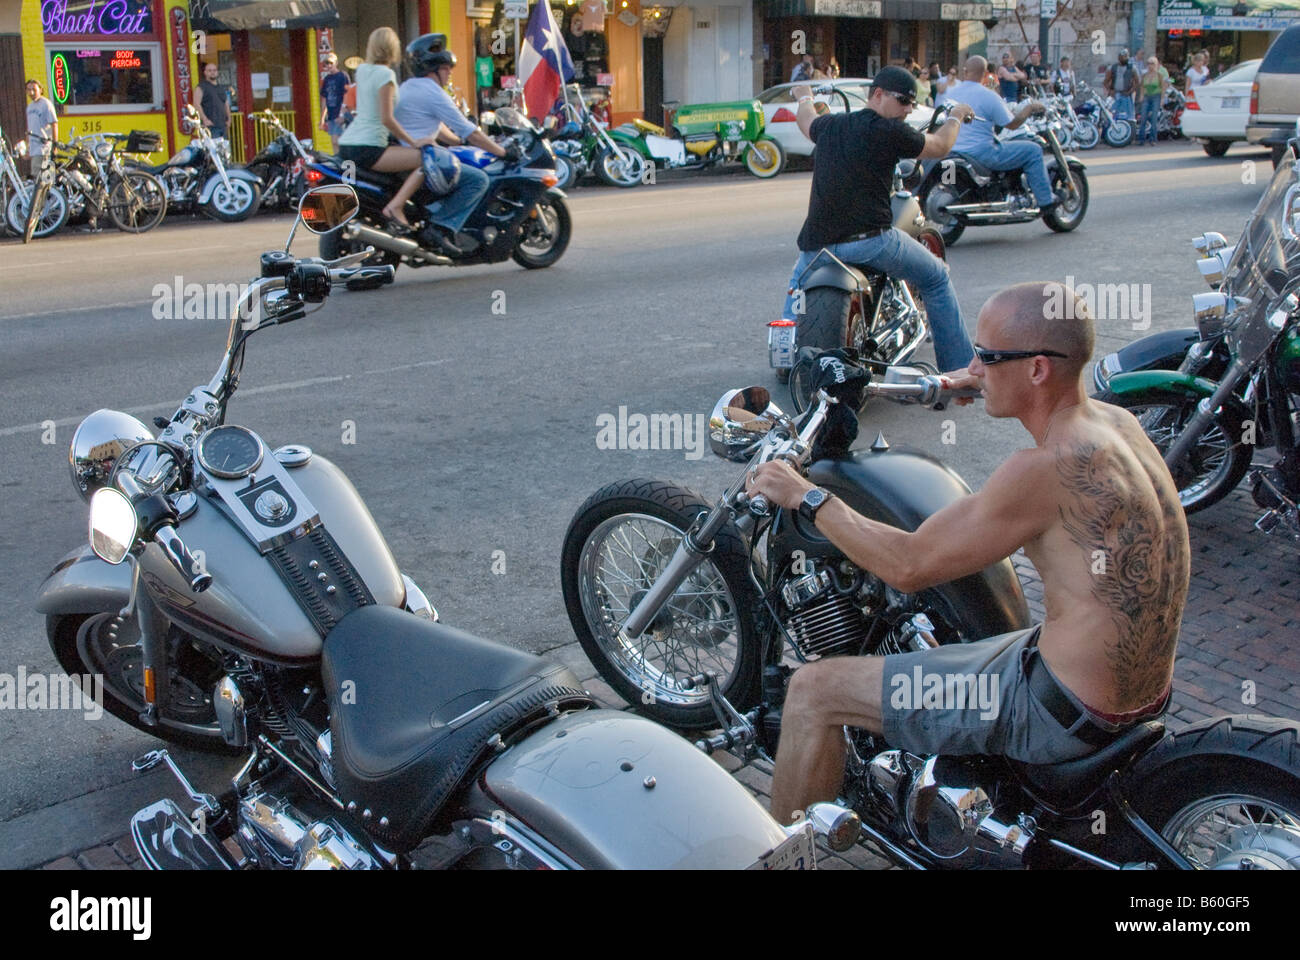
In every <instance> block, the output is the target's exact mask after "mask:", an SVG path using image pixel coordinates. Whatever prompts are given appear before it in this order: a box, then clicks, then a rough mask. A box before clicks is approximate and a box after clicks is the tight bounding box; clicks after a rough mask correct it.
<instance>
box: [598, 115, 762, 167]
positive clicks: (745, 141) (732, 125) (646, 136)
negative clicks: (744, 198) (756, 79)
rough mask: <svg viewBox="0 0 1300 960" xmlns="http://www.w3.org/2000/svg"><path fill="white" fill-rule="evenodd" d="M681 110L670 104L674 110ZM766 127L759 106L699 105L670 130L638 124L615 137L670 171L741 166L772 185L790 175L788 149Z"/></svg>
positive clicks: (675, 120) (679, 117)
mask: <svg viewBox="0 0 1300 960" xmlns="http://www.w3.org/2000/svg"><path fill="white" fill-rule="evenodd" d="M675 106H677V104H676V103H675V102H671V103H665V104H664V107H665V108H668V109H671V108H673V107H675ZM765 124H766V120H765V119H764V117H763V107H762V104H760V103H759V102H758V101H757V100H736V101H733V102H729V103H693V104H688V105H687V106H684V107H678V108H677V110H676V112H675V113H674V114H673V118H672V124H671V126H670V127H669V128H668V129H664V128H663V127H661V126H659V124H657V123H651V122H650V121H649V120H641V119H636V120H633V121H632V122H631V123H624V124H620V125H619V126H617V127H615V128H614V129H612V130H610V131H609V136H610V139H611V140H613V141H614V142H615V143H618V144H624V145H626V146H627V147H629V148H630V149H632V150H635V151H636V152H637V153H638V154H639V155H640V156H641V157H642V158H643V160H644V161H645V163H646V164H653V165H654V166H657V167H662V168H664V169H665V170H673V169H677V168H679V167H696V168H701V169H702V168H704V167H711V166H713V165H715V164H718V163H723V162H726V161H729V160H739V161H740V162H742V163H743V164H744V165H745V169H746V170H748V171H749V172H750V173H752V174H753V175H754V176H756V177H758V178H760V179H762V180H767V179H770V178H772V177H775V176H776V175H777V174H779V173H780V172H781V171H782V170H784V169H785V162H786V156H785V148H784V147H782V146H781V144H780V143H778V142H777V141H775V140H773V139H772V138H771V137H769V136H768V135H767V134H766V133H764V132H763V128H764V126H765ZM629 186H630V184H629Z"/></svg>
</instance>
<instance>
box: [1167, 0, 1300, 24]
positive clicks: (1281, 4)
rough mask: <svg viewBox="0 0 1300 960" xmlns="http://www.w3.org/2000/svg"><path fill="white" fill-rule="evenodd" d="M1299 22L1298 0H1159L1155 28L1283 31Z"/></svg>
mask: <svg viewBox="0 0 1300 960" xmlns="http://www.w3.org/2000/svg"><path fill="white" fill-rule="evenodd" d="M1296 23H1300V0H1250V2H1249V3H1235V4H1233V3H1220V2H1217V0H1160V12H1159V15H1158V16H1157V17H1156V28H1157V29H1158V30H1285V29H1286V28H1287V27H1289V26H1291V25H1292V24H1296Z"/></svg>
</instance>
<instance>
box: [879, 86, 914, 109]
mask: <svg viewBox="0 0 1300 960" xmlns="http://www.w3.org/2000/svg"><path fill="white" fill-rule="evenodd" d="M881 92H882V93H887V94H889V95H890V96H891V97H893V98H894V99H895V100H897V101H898V102H899V103H901V104H902V105H903V106H905V107H914V106H916V97H909V96H908V95H907V94H905V93H895V92H894V91H893V90H882V91H881Z"/></svg>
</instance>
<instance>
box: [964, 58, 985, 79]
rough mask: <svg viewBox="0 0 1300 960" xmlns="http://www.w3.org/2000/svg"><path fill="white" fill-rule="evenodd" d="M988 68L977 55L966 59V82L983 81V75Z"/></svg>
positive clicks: (983, 60)
mask: <svg viewBox="0 0 1300 960" xmlns="http://www.w3.org/2000/svg"><path fill="white" fill-rule="evenodd" d="M988 68H989V62H988V61H987V60H985V59H984V58H983V57H981V56H979V55H976V56H973V57H967V58H966V73H965V77H966V79H967V80H975V81H979V80H983V79H984V74H985V73H986V72H987V71H988Z"/></svg>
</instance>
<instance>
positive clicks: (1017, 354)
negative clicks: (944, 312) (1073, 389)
mask: <svg viewBox="0 0 1300 960" xmlns="http://www.w3.org/2000/svg"><path fill="white" fill-rule="evenodd" d="M975 356H977V357H979V360H980V363H982V364H984V366H986V367H991V366H993V364H995V363H1005V362H1006V361H1008V360H1024V359H1025V358H1026V357H1060V358H1061V359H1062V360H1069V359H1070V356H1069V354H1066V353H1059V352H1057V351H1056V350H990V349H988V348H987V347H975Z"/></svg>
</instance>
